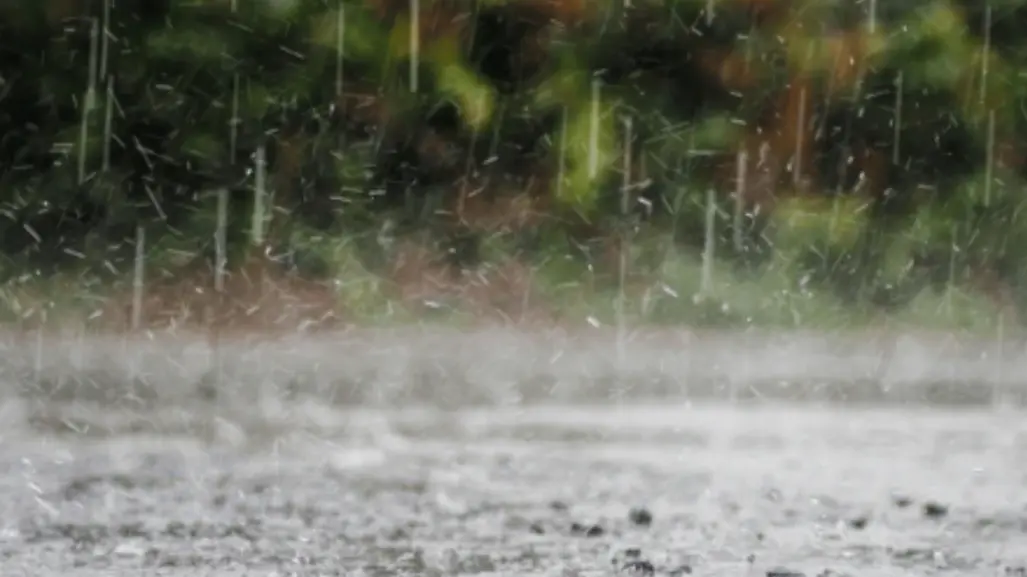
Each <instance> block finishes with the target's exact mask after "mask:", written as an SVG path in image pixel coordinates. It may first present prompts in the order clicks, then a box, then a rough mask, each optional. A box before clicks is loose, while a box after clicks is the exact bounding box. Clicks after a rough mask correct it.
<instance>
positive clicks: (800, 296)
mask: <svg viewBox="0 0 1027 577" xmlns="http://www.w3.org/2000/svg"><path fill="white" fill-rule="evenodd" d="M292 245H293V246H294V247H295V248H296V249H297V250H299V251H300V252H302V253H303V254H305V255H307V258H314V259H315V260H316V261H317V262H319V263H320V270H318V273H319V276H320V277H322V278H323V279H324V280H323V281H319V282H317V283H313V284H314V285H316V286H317V287H318V289H317V291H315V292H314V293H312V292H311V291H310V290H309V288H304V291H305V292H302V293H301V292H300V291H298V290H296V289H295V288H294V286H295V283H296V282H301V281H302V282H307V284H311V283H309V279H299V280H297V279H296V278H294V277H292V276H289V275H284V276H283V275H281V274H278V275H277V276H276V277H275V278H274V279H273V280H272V281H271V285H272V286H273V290H272V291H271V292H273V293H275V294H276V295H277V297H276V299H270V298H268V297H267V292H268V291H263V292H261V294H262V295H264V296H262V297H260V298H259V299H258V301H257V302H252V303H251V302H241V303H240V306H241V308H243V309H246V310H250V311H252V310H255V309H256V308H260V307H267V308H270V309H274V308H275V307H279V308H280V307H287V306H291V307H297V306H300V305H306V304H309V303H308V301H311V300H316V299H326V300H327V303H326V304H325V306H324V307H322V309H319V310H322V311H323V310H327V309H331V310H333V311H335V312H337V314H338V316H340V317H341V318H342V319H343V321H344V322H345V323H346V324H352V325H358V326H402V325H409V324H411V323H439V324H445V325H451V326H467V325H471V324H474V323H477V322H480V321H481V320H482V319H483V318H487V319H488V320H491V321H493V322H497V321H498V322H502V323H510V324H517V323H520V322H524V321H525V320H532V321H538V320H540V319H541V320H542V321H543V322H548V323H558V324H561V325H572V326H585V325H586V324H591V325H594V326H601V325H605V326H611V325H615V324H616V322H617V318H618V315H617V307H618V305H619V304H620V303H622V302H623V306H624V314H623V318H624V319H625V322H626V323H627V324H629V325H631V326H633V327H637V326H664V327H665V326H689V327H708V328H749V327H753V328H769V329H779V330H788V329H817V330H828V331H835V330H845V329H863V328H873V327H881V326H886V327H888V328H892V329H900V330H901V329H915V330H921V329H923V330H934V331H961V332H969V333H975V334H981V335H994V334H995V333H996V327H997V326H998V325H999V319H1000V315H1001V311H999V310H998V309H997V307H996V306H995V305H994V304H992V303H991V302H990V301H988V300H987V299H986V298H985V297H984V296H982V295H978V294H975V293H973V292H968V291H964V290H961V288H960V287H949V288H948V289H947V290H945V291H943V292H941V293H938V292H936V291H933V290H930V289H925V290H923V291H922V292H920V293H919V294H918V295H916V296H915V298H913V299H912V301H911V302H909V303H908V304H907V305H906V306H904V307H901V308H899V309H898V310H896V311H893V312H891V313H889V314H884V313H881V312H878V311H873V310H871V309H869V308H868V307H860V306H855V305H852V304H850V303H847V302H845V301H843V300H842V299H840V298H839V297H837V296H836V295H835V294H834V293H833V292H832V291H831V290H830V289H829V288H826V287H817V286H809V287H801V286H800V283H798V282H797V281H796V277H797V275H796V274H795V273H794V271H793V270H792V267H791V266H790V265H789V262H788V261H787V259H785V258H783V257H777V258H775V259H772V262H770V263H769V264H766V265H763V266H762V267H760V268H759V269H758V270H756V271H751V270H750V271H741V270H739V269H738V268H737V267H736V266H734V265H732V264H731V263H729V262H726V261H719V262H716V263H715V265H714V266H713V267H712V273H713V274H712V279H711V280H712V282H711V287H710V290H709V291H707V292H706V293H704V292H703V287H702V284H703V283H702V275H703V266H702V261H701V257H700V255H698V254H695V253H694V252H690V251H688V250H684V249H681V248H680V247H675V246H672V245H671V244H670V243H668V242H666V240H665V239H661V238H658V237H654V238H650V239H647V240H642V241H640V242H638V243H637V244H636V245H635V246H634V247H633V250H632V254H631V257H630V259H629V261H630V263H631V264H629V272H630V274H629V275H628V276H627V280H626V283H625V286H624V290H623V292H622V291H621V290H620V288H619V286H618V282H617V278H618V277H617V274H616V270H613V271H611V270H610V268H611V266H610V264H609V263H605V264H602V263H599V262H598V261H597V260H596V259H593V260H592V262H590V261H589V260H588V259H585V258H581V257H578V256H572V255H571V254H570V253H569V251H566V250H562V249H559V248H553V249H551V250H549V251H542V252H540V253H538V254H533V255H530V256H529V257H525V256H524V255H522V254H518V253H517V252H516V251H515V250H513V249H512V248H511V243H509V242H508V239H505V238H503V237H495V238H494V239H489V240H488V241H487V242H486V243H485V245H484V247H483V250H482V254H483V259H484V262H483V264H482V265H481V266H480V267H478V269H477V270H475V271H468V272H463V273H453V271H451V270H450V271H447V270H445V269H444V268H443V267H441V266H440V265H439V262H440V259H439V258H438V257H439V255H438V254H433V253H432V252H431V251H430V250H428V249H426V248H424V245H423V244H418V243H414V242H410V243H406V244H404V243H397V244H394V245H393V246H392V247H391V248H390V250H388V251H385V253H386V254H385V256H386V257H387V258H384V259H379V260H381V262H379V263H376V265H374V266H373V265H369V264H368V259H367V258H365V257H364V256H363V255H364V254H365V253H366V251H365V250H362V249H361V246H360V243H358V242H357V240H356V239H354V238H338V237H332V236H328V235H320V236H319V235H314V234H297V235H296V236H295V238H293V239H292ZM155 250H157V249H155ZM379 256H381V255H379ZM148 262H150V263H154V264H155V265H157V266H160V267H163V268H164V269H165V270H162V271H159V272H161V273H163V274H159V275H158V274H157V272H156V271H151V272H149V273H148V277H149V278H151V279H152V278H155V277H164V278H172V279H174V278H177V277H182V278H186V279H187V278H189V277H184V276H183V275H180V274H179V273H178V271H176V270H168V267H172V266H174V265H171V264H168V262H169V260H168V259H167V258H162V257H161V255H159V254H155V255H153V256H152V257H151V258H149V259H148ZM193 278H197V277H193ZM199 278H201V279H202V275H201V277H199ZM182 282H184V283H188V282H189V281H188V280H185V281H182ZM194 282H196V283H197V284H199V285H202V284H203V282H202V280H201V281H194ZM151 286H152V285H151ZM304 286H306V285H304ZM192 288H195V289H196V290H190V289H192ZM200 288H202V287H199V286H197V287H188V286H187V287H185V289H186V290H178V291H175V292H173V295H174V296H170V297H167V298H165V299H164V301H162V302H161V303H160V305H159V306H163V307H166V308H175V307H179V306H184V305H181V303H177V302H168V300H169V299H170V300H171V301H174V300H175V299H187V298H190V296H189V295H192V294H194V293H197V294H198V293H200V292H201V291H200ZM208 288H209V287H208ZM208 293H209V290H208ZM290 293H295V294H297V295H302V296H291V295H290ZM127 295H131V280H130V279H116V280H115V281H114V282H110V281H106V282H105V281H100V280H99V279H98V278H96V276H95V275H93V276H90V275H88V274H85V273H82V272H77V271H69V272H67V273H65V274H61V275H58V276H56V277H52V278H39V277H34V276H22V277H19V278H18V279H16V280H14V281H11V282H8V283H7V284H6V285H4V286H0V319H2V320H3V322H5V323H7V324H8V325H11V326H15V327H27V326H38V325H45V326H47V327H55V326H61V325H66V324H71V325H74V324H76V323H86V324H87V325H89V326H95V327H97V328H110V327H111V325H112V324H113V325H117V324H118V323H121V325H122V326H124V325H125V322H126V319H127V318H129V315H128V310H129V307H130V304H129V303H130V302H131V298H130V296H127ZM183 295H185V296H183ZM311 295H313V296H311ZM147 296H148V298H149V297H151V296H153V295H150V294H148V295H147ZM229 298H237V299H240V300H243V301H246V299H250V300H253V299H256V298H257V297H254V296H252V295H248V296H238V295H229ZM622 298H623V301H621V299H622ZM151 300H153V299H151ZM156 300H158V301H159V300H160V299H156ZM283 303H285V304H283ZM148 306H152V305H148ZM275 314H277V315H278V316H277V317H274V315H275ZM319 314H320V315H321V316H322V317H323V316H324V313H323V312H322V313H319ZM145 316H147V317H151V316H153V315H152V313H151V311H147V312H146V313H145ZM271 316H272V317H274V318H278V319H280V322H281V323H282V326H283V327H285V328H288V327H289V326H290V323H295V326H298V325H301V324H303V323H304V322H306V321H303V320H302V319H299V318H298V317H297V318H292V317H290V316H289V315H288V314H285V313H284V312H283V313H274V312H273V311H272V312H271ZM282 319H284V320H282ZM1013 324H1014V323H1012V322H1010V321H1008V320H1007V321H1006V322H1005V323H1004V326H1005V330H1006V332H1007V333H1012V332H1013V328H1014V327H1013V326H1012V325H1013ZM253 328H257V327H255V326H254V327H253Z"/></svg>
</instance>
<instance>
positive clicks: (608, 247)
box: [0, 0, 1027, 336]
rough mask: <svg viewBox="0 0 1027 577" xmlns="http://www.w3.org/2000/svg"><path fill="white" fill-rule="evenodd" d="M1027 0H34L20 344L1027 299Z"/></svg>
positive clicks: (17, 158)
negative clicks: (99, 335) (37, 337)
mask: <svg viewBox="0 0 1027 577" xmlns="http://www.w3.org/2000/svg"><path fill="white" fill-rule="evenodd" d="M1025 29H1027V2H1024V1H1022V0H973V1H969V0H948V1H945V0H931V1H926V0H925V1H923V2H913V3H897V2H880V3H878V2H876V0H793V1H789V0H664V1H652V0H591V1H588V2H586V1H583V0H508V1H503V0H477V1H472V0H439V1H434V0H403V1H398V0H264V1H256V2H255V1H248V2H243V1H240V0H203V1H201V0H194V1H184V0H181V1H180V0H35V1H27V0H7V1H5V2H2V3H0V254H2V262H0V277H2V278H0V313H2V315H4V317H5V318H6V320H7V321H10V322H12V323H15V324H17V325H19V326H22V327H38V326H43V325H52V324H57V325H60V324H67V323H78V324H80V325H81V324H82V323H85V324H84V326H87V327H96V328H98V329H123V328H129V327H133V326H135V327H149V328H162V327H163V328H168V327H195V328H199V327H206V326H211V325H212V324H216V325H217V326H220V327H235V328H239V329H245V330H257V329H259V330H275V329H280V330H285V331H292V330H295V329H297V328H301V327H302V328H312V327H332V326H338V325H339V324H362V325H363V324H374V325H380V324H393V323H400V324H402V323H408V322H410V321H413V320H422V319H426V318H429V317H430V318H433V319H436V320H438V321H439V322H444V323H450V322H453V323H458V324H459V323H478V322H483V321H485V322H499V323H504V324H511V323H512V324H516V323H525V324H542V325H552V324H557V325H561V324H568V323H569V324H575V323H577V324H581V325H582V326H587V325H586V324H585V323H587V324H591V325H593V326H599V325H603V324H610V323H616V324H618V325H620V326H624V325H632V326H639V325H653V324H661V325H689V326H693V327H697V326H701V327H752V326H755V327H770V328H813V329H824V328H828V329H836V328H851V327H866V326H874V327H877V326H882V325H887V326H892V327H895V326H898V327H904V328H910V327H916V328H927V329H945V330H965V331H973V332H982V333H986V334H988V335H991V336H994V335H995V331H999V332H1000V333H1002V332H1003V331H1008V332H1013V331H1015V330H1017V327H1018V326H1019V323H1020V319H1019V315H1018V312H1019V311H1020V310H1021V309H1022V308H1023V306H1024V305H1027V290H1025V288H1027V287H1025V285H1024V282H1023V279H1024V278H1025V274H1027V266H1025V265H1027V248H1025V247H1027V214H1025V212H1024V211H1023V208H1024V206H1025V204H1024V190H1025V188H1024V176H1025V175H1027V172H1025V171H1027V164H1025V162H1024V152H1025V148H1024V144H1023V143H1024V142H1025V139H1024V135H1025V133H1027V103H1025V99H1027V73H1025V72H1024V71H1025V70H1027V68H1025V64H1027V43H1025V41H1024V38H1025V36H1024V34H1023V33H1022V31H1023V30H1025Z"/></svg>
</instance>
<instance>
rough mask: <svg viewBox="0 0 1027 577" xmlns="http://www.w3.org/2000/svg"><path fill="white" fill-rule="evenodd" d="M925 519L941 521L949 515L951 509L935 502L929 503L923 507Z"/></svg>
mask: <svg viewBox="0 0 1027 577" xmlns="http://www.w3.org/2000/svg"><path fill="white" fill-rule="evenodd" d="M923 513H924V517H927V518H928V519H941V518H942V517H944V516H946V515H948V514H949V508H948V506H947V505H942V504H941V503H937V502H935V501H928V502H926V503H924V506H923Z"/></svg>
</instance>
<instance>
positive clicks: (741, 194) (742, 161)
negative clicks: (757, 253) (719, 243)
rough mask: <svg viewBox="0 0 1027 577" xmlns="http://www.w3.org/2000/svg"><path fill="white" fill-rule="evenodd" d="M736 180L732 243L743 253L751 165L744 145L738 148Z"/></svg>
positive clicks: (736, 249) (736, 250) (737, 251)
mask: <svg viewBox="0 0 1027 577" xmlns="http://www.w3.org/2000/svg"><path fill="white" fill-rule="evenodd" d="M736 164H737V166H736V180H735V194H734V200H735V213H734V221H733V222H732V231H731V232H732V236H731V238H732V241H733V245H734V249H735V252H736V253H741V252H742V245H743V238H742V217H743V212H744V210H745V187H746V173H747V172H748V164H749V152H748V151H747V150H746V149H745V145H744V144H743V145H742V146H740V147H739V148H738V157H737V160H736Z"/></svg>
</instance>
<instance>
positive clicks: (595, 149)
mask: <svg viewBox="0 0 1027 577" xmlns="http://www.w3.org/2000/svg"><path fill="white" fill-rule="evenodd" d="M599 88H600V80H599V78H593V79H592V114H591V116H590V117H589V132H588V178H589V179H590V180H594V179H595V178H596V176H598V175H599Z"/></svg>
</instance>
